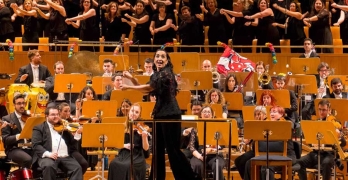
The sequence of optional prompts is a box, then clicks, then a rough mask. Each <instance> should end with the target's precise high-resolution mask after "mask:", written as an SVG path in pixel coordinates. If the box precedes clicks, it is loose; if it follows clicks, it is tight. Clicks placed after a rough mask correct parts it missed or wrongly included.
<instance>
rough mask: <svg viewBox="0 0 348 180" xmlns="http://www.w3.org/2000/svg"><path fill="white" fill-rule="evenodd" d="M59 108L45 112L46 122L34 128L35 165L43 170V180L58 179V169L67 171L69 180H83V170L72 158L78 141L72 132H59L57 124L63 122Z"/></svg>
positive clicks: (50, 108) (48, 109) (51, 108)
mask: <svg viewBox="0 0 348 180" xmlns="http://www.w3.org/2000/svg"><path fill="white" fill-rule="evenodd" d="M58 112H59V111H58V108H56V107H49V108H47V109H46V110H45V116H46V121H45V122H43V123H42V124H40V125H37V126H35V127H34V128H33V135H32V143H33V151H34V155H33V163H37V164H38V165H39V166H40V167H41V168H42V169H43V172H42V175H43V179H52V180H54V179H56V172H57V170H58V167H62V168H61V170H63V171H66V172H67V173H68V174H69V175H70V177H69V179H74V180H82V179H83V175H82V169H81V166H80V165H79V163H78V162H77V161H76V160H75V159H74V158H73V157H72V152H74V151H76V146H77V141H76V140H75V139H74V136H73V135H72V133H71V132H68V131H64V130H63V131H62V132H58V131H57V129H60V128H58V127H59V126H58V127H57V124H58V123H60V122H61V119H60V118H59V113H58Z"/></svg>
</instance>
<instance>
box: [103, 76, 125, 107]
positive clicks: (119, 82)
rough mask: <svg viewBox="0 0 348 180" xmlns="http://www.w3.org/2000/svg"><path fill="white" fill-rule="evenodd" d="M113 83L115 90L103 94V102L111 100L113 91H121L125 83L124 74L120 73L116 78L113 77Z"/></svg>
mask: <svg viewBox="0 0 348 180" xmlns="http://www.w3.org/2000/svg"><path fill="white" fill-rule="evenodd" d="M111 81H112V82H113V85H114V88H112V89H110V90H108V91H106V92H105V93H104V94H103V100H110V98H111V93H112V91H114V90H121V88H120V87H121V85H122V83H123V79H122V73H120V72H118V73H116V74H115V76H112V78H111Z"/></svg>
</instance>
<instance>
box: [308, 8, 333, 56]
mask: <svg viewBox="0 0 348 180" xmlns="http://www.w3.org/2000/svg"><path fill="white" fill-rule="evenodd" d="M329 14H330V13H329V11H328V10H326V9H323V10H321V11H320V12H319V13H318V14H315V15H316V16H317V17H318V21H313V22H312V26H311V27H310V28H309V38H311V39H312V40H313V42H314V43H315V45H332V44H333V42H332V33H331V29H330V24H329V19H330V17H329V16H330V15H329ZM316 51H317V53H321V52H323V53H333V48H323V50H322V49H320V48H316Z"/></svg>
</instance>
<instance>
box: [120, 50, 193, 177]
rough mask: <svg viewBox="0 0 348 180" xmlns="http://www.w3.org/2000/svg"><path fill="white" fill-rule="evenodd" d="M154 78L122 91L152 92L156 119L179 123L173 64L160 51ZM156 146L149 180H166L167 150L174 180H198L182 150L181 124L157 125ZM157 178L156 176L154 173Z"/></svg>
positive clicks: (166, 55) (155, 65)
mask: <svg viewBox="0 0 348 180" xmlns="http://www.w3.org/2000/svg"><path fill="white" fill-rule="evenodd" d="M153 70H154V74H153V75H152V76H151V78H150V83H149V84H145V85H139V86H128V85H122V86H123V87H122V90H126V89H136V90H139V91H142V92H147V93H148V92H153V93H154V94H155V96H156V104H155V107H154V109H153V117H154V119H158V120H163V119H168V120H179V119H181V110H180V108H179V105H178V102H177V101H176V99H175V96H176V94H177V87H178V84H177V82H176V80H175V74H174V73H173V64H172V63H171V60H170V57H169V55H168V53H167V52H166V51H165V50H163V49H159V50H157V51H156V53H155V57H154V65H153ZM154 137H155V142H156V146H155V147H153V149H154V150H155V152H154V153H153V154H154V155H156V156H154V159H152V163H153V164H154V161H155V160H156V166H155V167H153V168H151V175H150V178H149V179H150V180H152V179H154V176H157V180H165V174H166V171H165V159H164V154H165V149H166V150H167V153H168V157H169V162H170V167H171V169H172V171H173V174H174V178H175V179H180V180H194V179H197V177H195V175H194V173H193V171H192V169H191V166H190V164H189V162H188V161H187V159H186V157H185V155H184V154H183V153H182V152H181V150H180V137H181V123H179V122H168V123H164V122H161V123H156V131H155V134H154ZM154 169H155V170H156V174H155V175H154V174H153V170H154Z"/></svg>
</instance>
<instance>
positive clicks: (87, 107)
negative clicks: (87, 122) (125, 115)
mask: <svg viewBox="0 0 348 180" xmlns="http://www.w3.org/2000/svg"><path fill="white" fill-rule="evenodd" d="M115 110H117V101H112V100H110V101H84V102H83V108H82V115H83V116H85V117H98V118H103V117H114V116H116V113H115ZM86 132H88V131H86Z"/></svg>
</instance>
